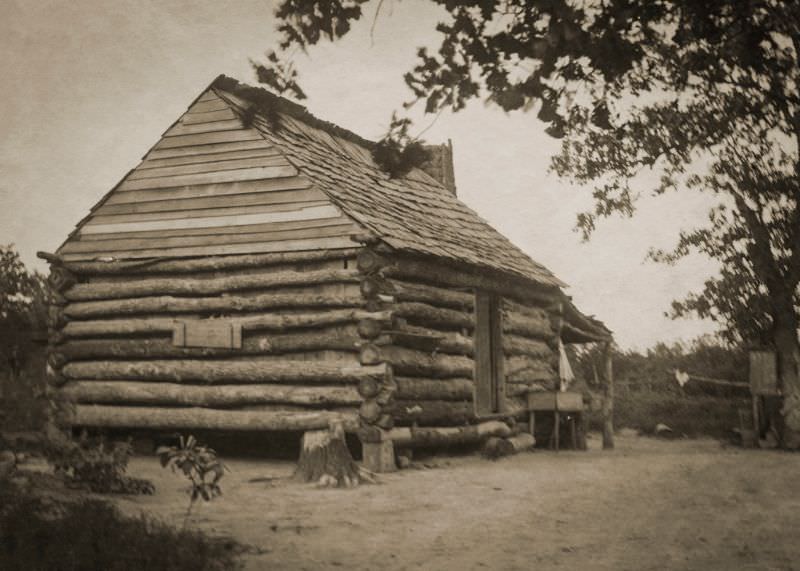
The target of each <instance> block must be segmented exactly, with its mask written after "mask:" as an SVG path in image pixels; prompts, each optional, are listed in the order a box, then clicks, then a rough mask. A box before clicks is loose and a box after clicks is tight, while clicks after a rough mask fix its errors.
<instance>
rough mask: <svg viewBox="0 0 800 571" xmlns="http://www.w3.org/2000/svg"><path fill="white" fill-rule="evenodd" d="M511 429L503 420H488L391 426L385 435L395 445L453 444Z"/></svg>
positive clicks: (483, 438)
mask: <svg viewBox="0 0 800 571" xmlns="http://www.w3.org/2000/svg"><path fill="white" fill-rule="evenodd" d="M510 434H511V429H510V428H509V427H508V425H507V424H506V423H505V422H502V421H500V420H490V421H487V422H482V423H480V424H475V425H471V426H459V427H412V428H393V429H392V430H390V431H389V434H388V435H387V436H388V438H389V439H390V440H392V441H393V442H394V445H395V447H403V446H405V447H411V448H415V447H426V446H453V445H456V444H473V443H478V442H481V441H483V440H485V439H487V438H489V437H490V436H498V437H501V438H502V437H506V436H509V435H510Z"/></svg>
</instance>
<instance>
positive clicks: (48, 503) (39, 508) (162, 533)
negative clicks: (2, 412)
mask: <svg viewBox="0 0 800 571" xmlns="http://www.w3.org/2000/svg"><path fill="white" fill-rule="evenodd" d="M238 552H240V550H239V548H238V545H237V544H236V543H235V542H233V541H232V540H230V539H216V538H212V537H209V536H207V535H205V534H203V533H200V532H198V531H180V530H177V529H174V528H172V527H169V526H168V525H166V524H164V523H161V522H157V521H155V520H153V519H150V518H147V517H144V516H142V517H137V518H131V517H126V516H123V515H122V514H121V513H120V512H119V511H118V510H117V509H116V508H114V507H113V506H111V505H110V504H108V503H106V502H103V501H99V500H84V501H80V502H56V501H53V500H46V499H44V498H39V497H36V496H34V495H32V494H29V493H24V492H21V491H20V490H18V489H8V488H7V487H6V488H5V489H0V569H9V570H11V569H20V570H22V569H24V570H26V571H84V570H86V571H89V570H96V569H103V570H104V571H127V570H130V569H147V570H148V571H167V570H170V571H190V570H191V571H195V570H200V571H222V570H228V569H235V568H236V567H237V562H236V555H237V553H238Z"/></svg>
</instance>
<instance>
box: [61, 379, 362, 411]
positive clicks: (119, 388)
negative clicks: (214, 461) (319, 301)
mask: <svg viewBox="0 0 800 571" xmlns="http://www.w3.org/2000/svg"><path fill="white" fill-rule="evenodd" d="M60 394H61V395H63V396H64V397H66V398H67V399H68V400H70V401H72V402H77V403H95V404H138V405H169V406H200V407H211V408H214V407H218V408H226V407H238V406H251V405H259V404H291V405H304V406H344V405H358V404H359V403H360V402H361V397H359V396H358V392H357V391H356V389H355V388H354V387H352V386H327V385H321V386H313V387H309V386H297V385H221V386H197V385H179V384H174V383H143V382H136V381H128V382H119V381H70V382H69V383H67V384H66V385H64V386H63V387H62V388H61V389H60Z"/></svg>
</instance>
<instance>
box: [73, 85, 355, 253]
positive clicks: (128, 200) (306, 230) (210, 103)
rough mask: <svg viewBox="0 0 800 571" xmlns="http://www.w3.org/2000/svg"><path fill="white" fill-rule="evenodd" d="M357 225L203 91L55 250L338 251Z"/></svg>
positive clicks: (349, 242) (224, 105)
mask: <svg viewBox="0 0 800 571" xmlns="http://www.w3.org/2000/svg"><path fill="white" fill-rule="evenodd" d="M359 231H361V228H360V227H359V226H358V225H357V224H356V223H354V222H353V220H352V219H350V218H349V217H347V216H344V215H343V214H342V213H341V211H340V210H339V209H338V208H337V207H336V206H335V205H334V204H333V203H332V202H331V201H330V199H329V198H328V196H327V195H326V194H325V193H323V192H322V191H320V190H319V189H318V188H315V187H312V185H311V183H310V182H309V181H308V179H307V178H305V177H302V176H299V173H298V171H297V169H296V168H295V167H294V166H293V165H292V164H291V163H290V162H289V161H288V160H287V158H286V157H285V156H284V155H283V154H282V153H281V152H280V150H279V149H278V148H277V147H275V146H274V145H272V144H271V143H269V142H268V141H266V140H265V139H264V137H263V136H262V135H261V134H260V133H259V132H258V131H257V130H256V129H254V128H252V127H245V126H244V125H243V124H242V122H241V120H240V119H239V117H238V115H237V114H236V113H234V111H233V110H232V109H231V107H230V105H229V104H228V103H226V102H225V101H223V100H222V99H221V98H219V97H218V96H217V95H215V94H214V93H213V92H211V91H209V92H208V93H206V94H204V95H203V96H202V97H201V98H199V99H198V100H197V101H195V102H194V103H193V104H192V105H191V106H190V108H189V109H188V111H187V112H186V113H185V114H184V115H183V116H182V117H181V118H180V119H179V120H178V121H177V122H176V123H175V124H173V125H172V126H171V127H170V128H169V129H168V130H167V132H166V133H164V135H163V136H162V138H161V140H160V141H159V142H158V143H157V144H156V145H155V147H153V148H152V149H151V150H150V152H149V153H147V155H146V156H145V158H144V159H143V161H142V163H141V164H140V165H139V166H138V167H137V168H135V169H134V170H133V171H131V173H129V174H128V176H127V177H126V178H125V179H124V180H123V181H122V182H121V183H120V184H119V185H118V186H117V187H116V188H115V189H114V191H113V192H112V193H111V194H110V195H109V196H108V197H106V198H105V199H104V200H103V201H102V202H101V204H100V205H98V206H96V207H95V208H94V209H93V211H92V213H91V214H90V215H89V216H88V217H87V218H86V219H85V220H84V221H83V222H82V223H81V225H80V227H79V230H78V231H77V232H76V233H74V234H73V236H72V237H71V238H70V239H69V240H67V242H66V243H65V244H64V245H63V246H62V247H61V249H60V250H59V253H60V254H61V255H63V256H64V257H65V259H67V260H73V261H75V260H88V259H93V258H96V257H109V256H110V257H114V258H117V259H125V258H146V257H161V256H202V255H225V254H242V253H268V252H280V251H300V250H306V249H310V250H313V249H317V248H333V249H337V248H350V247H352V246H353V242H352V240H350V236H352V235H353V234H356V233H358V232H359Z"/></svg>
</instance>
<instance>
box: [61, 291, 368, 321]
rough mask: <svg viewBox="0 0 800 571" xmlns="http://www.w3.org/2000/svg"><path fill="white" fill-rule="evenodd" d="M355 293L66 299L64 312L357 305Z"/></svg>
mask: <svg viewBox="0 0 800 571" xmlns="http://www.w3.org/2000/svg"><path fill="white" fill-rule="evenodd" d="M362 304H363V300H362V299H361V296H359V295H326V294H318V293H308V294H303V293H291V294H286V293H268V294H260V295H253V296H239V295H226V296H217V297H196V298H190V297H172V296H157V297H138V298H132V299H114V300H103V301H83V302H74V303H70V304H69V305H67V306H66V307H65V308H64V313H65V315H66V316H67V317H69V318H72V319H87V318H93V317H107V316H122V315H152V314H158V313H170V314H176V313H177V314H179V313H196V314H204V313H241V312H247V311H263V310H266V309H282V308H309V307H360V306H361V305H362Z"/></svg>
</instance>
